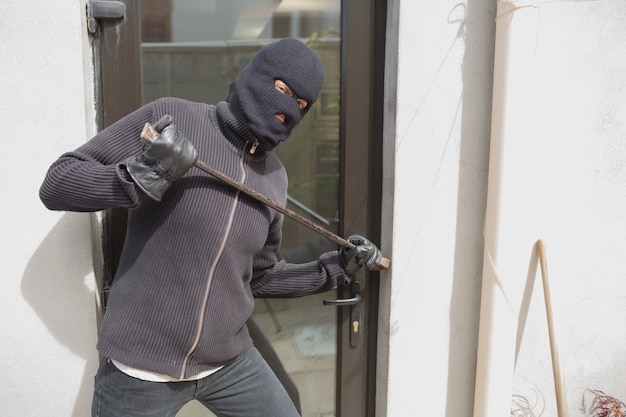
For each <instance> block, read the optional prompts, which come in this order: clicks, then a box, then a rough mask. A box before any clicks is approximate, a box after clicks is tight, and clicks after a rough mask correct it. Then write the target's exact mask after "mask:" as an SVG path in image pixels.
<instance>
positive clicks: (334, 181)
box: [140, 0, 341, 417]
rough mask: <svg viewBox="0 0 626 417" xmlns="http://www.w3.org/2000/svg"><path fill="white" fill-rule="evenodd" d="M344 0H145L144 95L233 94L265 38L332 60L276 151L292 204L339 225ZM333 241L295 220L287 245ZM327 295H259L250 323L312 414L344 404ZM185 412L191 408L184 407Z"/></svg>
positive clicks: (311, 253)
mask: <svg viewBox="0 0 626 417" xmlns="http://www.w3.org/2000/svg"><path fill="white" fill-rule="evenodd" d="M340 4H341V2H340V0H282V1H281V0H141V5H140V7H141V36H142V46H141V59H142V77H143V82H142V87H143V90H142V97H143V101H144V102H149V101H151V100H154V99H156V98H158V97H163V96H176V97H182V98H185V99H188V100H193V101H202V102H205V103H209V104H215V103H217V102H219V101H222V100H225V99H227V97H228V94H229V88H230V85H231V83H232V81H233V80H234V78H235V77H236V76H237V74H238V73H239V72H240V71H241V69H243V67H244V66H245V65H246V64H247V63H248V62H249V61H250V60H251V59H252V57H253V56H254V55H255V54H256V52H257V51H258V50H259V49H260V48H261V47H262V46H264V45H266V44H267V43H270V42H272V41H273V40H275V39H278V38H283V37H288V36H291V37H296V38H299V39H300V40H302V41H303V42H306V43H307V44H308V45H309V46H310V47H311V48H312V49H314V50H316V51H317V52H318V53H319V55H320V56H321V58H322V60H323V61H324V66H325V82H324V88H323V91H322V93H321V96H320V98H319V100H318V101H317V102H316V103H315V104H314V106H313V108H312V109H311V110H310V111H309V113H308V115H307V116H306V117H305V118H304V120H303V121H302V122H301V123H300V125H298V127H297V128H296V129H295V130H294V131H293V133H292V135H291V137H290V138H289V140H287V141H286V142H285V143H283V144H281V145H280V146H279V147H278V148H277V150H276V151H277V153H278V154H279V156H280V158H281V160H282V161H283V163H284V164H285V167H286V169H287V172H288V173H289V205H290V208H291V209H293V210H295V211H297V212H299V213H300V214H303V215H305V216H308V217H310V218H311V219H312V220H314V221H317V222H319V223H320V224H321V225H323V226H325V227H327V228H329V229H330V230H332V231H333V232H335V233H336V232H337V230H338V227H337V226H338V224H337V218H338V180H339V114H340V108H339V103H340V89H339V85H340V73H341V69H340V32H339V31H340V22H341V16H340ZM333 249H336V246H335V245H334V244H333V243H331V242H329V241H327V240H326V239H325V238H323V237H320V236H318V235H317V234H315V233H314V232H311V231H309V230H308V229H306V228H304V227H302V226H301V225H299V224H297V223H296V222H293V221H291V220H289V219H286V220H285V225H284V229H283V249H282V250H281V255H282V256H283V257H284V258H285V259H287V260H288V261H291V262H305V261H308V260H312V259H316V258H317V257H318V256H319V254H321V253H323V252H325V251H328V250H333ZM324 298H336V297H335V294H319V295H315V296H309V297H304V298H301V299H273V300H269V299H264V300H257V307H256V308H255V313H254V315H253V320H254V321H252V322H250V324H249V329H250V332H251V334H252V335H253V336H254V338H255V344H256V345H257V347H259V350H262V349H263V350H264V351H265V353H264V356H265V357H266V359H267V360H268V362H269V363H270V364H271V365H272V367H273V368H274V369H275V371H276V373H277V375H279V376H280V377H282V378H283V380H284V384H285V386H286V387H287V389H288V391H290V393H292V397H293V398H294V401H295V402H297V403H299V405H300V408H301V410H302V414H303V415H304V416H312V415H315V416H318V415H324V416H332V415H334V413H335V363H336V352H335V345H336V335H335V332H336V330H335V329H336V325H335V322H336V318H335V314H336V311H335V309H334V308H329V307H324V306H323V305H322V299H324ZM268 342H269V343H268ZM207 413H208V412H207ZM183 415H186V414H185V411H184V410H183V411H181V413H179V417H182V416H183ZM189 415H191V414H189ZM193 415H196V416H197V415H198V414H197V413H196V414H193ZM206 415H211V414H210V413H209V414H206Z"/></svg>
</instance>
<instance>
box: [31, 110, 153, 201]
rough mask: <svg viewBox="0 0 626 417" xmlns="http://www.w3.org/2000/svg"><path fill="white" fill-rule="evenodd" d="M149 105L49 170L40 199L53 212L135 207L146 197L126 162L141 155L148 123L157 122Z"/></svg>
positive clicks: (40, 192)
mask: <svg viewBox="0 0 626 417" xmlns="http://www.w3.org/2000/svg"><path fill="white" fill-rule="evenodd" d="M153 108H154V106H153V105H152V103H151V104H147V105H145V106H143V107H141V108H140V109H138V110H136V111H134V112H133V113H130V114H129V115H127V116H125V117H124V118H122V119H120V120H119V121H117V122H115V123H114V124H112V125H111V126H109V127H107V128H106V129H104V130H102V131H101V132H99V133H98V134H97V135H96V136H94V137H93V138H92V139H91V140H89V141H88V142H86V143H85V144H84V145H82V146H80V147H79V148H77V149H76V150H74V151H72V152H67V153H64V154H63V155H61V156H60V157H59V158H58V159H57V160H56V161H55V162H54V163H53V164H52V165H51V166H50V168H49V169H48V172H47V174H46V176H45V178H44V181H43V184H42V185H41V187H40V189H39V197H40V199H41V201H42V202H43V203H44V205H45V206H46V207H47V208H49V209H50V210H67V211H83V212H92V211H99V210H104V209H107V208H114V207H124V208H129V209H132V208H136V207H137V206H138V205H139V202H140V200H141V198H142V196H143V194H142V193H141V191H139V189H138V188H137V187H136V186H135V184H134V182H133V181H132V179H131V177H130V175H129V174H128V172H127V171H126V167H125V165H124V161H125V160H126V158H128V157H129V156H132V155H137V154H139V153H140V152H141V149H142V146H143V145H142V142H141V139H140V137H139V135H140V134H141V130H142V129H143V126H144V124H145V123H146V122H154V110H153Z"/></svg>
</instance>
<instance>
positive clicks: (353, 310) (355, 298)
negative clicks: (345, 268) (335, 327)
mask: <svg viewBox="0 0 626 417" xmlns="http://www.w3.org/2000/svg"><path fill="white" fill-rule="evenodd" d="M350 290H351V292H352V298H340V299H338V300H324V305H326V306H328V305H334V306H338V307H341V306H350V346H352V347H357V346H358V345H359V344H360V343H361V331H362V324H361V302H362V301H363V297H361V284H360V283H359V281H352V283H351V284H350Z"/></svg>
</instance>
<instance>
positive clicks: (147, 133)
mask: <svg viewBox="0 0 626 417" xmlns="http://www.w3.org/2000/svg"><path fill="white" fill-rule="evenodd" d="M140 136H141V139H143V140H145V141H146V142H150V143H152V142H154V141H155V140H156V139H157V138H158V137H159V132H157V131H156V129H155V128H154V127H152V125H151V124H150V123H146V124H145V126H144V127H143V130H142V132H141V135H140ZM194 165H195V167H196V168H199V169H200V170H202V171H204V172H206V173H207V174H210V175H212V176H214V177H215V178H217V179H219V180H221V181H223V182H225V183H226V184H228V185H230V186H231V187H233V188H235V189H237V190H239V191H241V192H243V193H245V194H247V195H249V196H250V197H252V198H254V199H255V200H257V201H260V202H261V203H263V204H265V205H266V206H269V207H271V208H273V209H274V210H276V211H278V212H279V213H282V214H284V215H285V216H287V217H289V218H290V219H292V220H295V221H296V222H298V223H300V224H301V225H303V226H306V227H308V228H309V229H311V230H313V231H314V232H317V233H319V234H320V235H322V236H324V237H326V238H327V239H329V240H331V241H333V242H335V243H337V244H338V245H340V246H343V247H345V248H350V249H351V248H354V247H355V245H354V244H353V243H351V242H349V241H347V240H346V239H344V238H342V237H340V236H337V235H336V234H334V233H333V232H331V231H329V230H327V229H324V228H323V227H322V226H320V225H318V224H316V223H313V222H312V221H311V220H309V219H307V218H306V217H304V216H301V215H300V214H298V213H296V212H295V211H293V210H290V209H288V208H287V207H283V206H281V205H280V204H278V203H277V202H275V201H274V200H270V199H269V198H267V197H266V196H264V195H263V194H261V193H259V192H258V191H255V190H253V189H252V188H250V187H248V186H247V185H244V184H242V183H240V182H239V181H236V180H234V179H232V178H230V177H229V176H227V175H225V174H223V173H221V172H219V171H218V170H216V169H213V168H211V167H210V166H208V165H207V164H205V163H204V162H202V161H200V160H198V161H196V163H195V164H194ZM390 264H391V261H390V260H389V259H387V258H381V260H380V263H378V264H376V265H372V266H371V267H369V269H370V270H371V271H380V270H383V269H389V266H390Z"/></svg>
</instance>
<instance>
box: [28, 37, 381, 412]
mask: <svg viewBox="0 0 626 417" xmlns="http://www.w3.org/2000/svg"><path fill="white" fill-rule="evenodd" d="M323 73H324V72H323V66H322V62H321V60H320V58H319V56H318V55H317V54H316V53H315V52H314V51H312V50H311V49H309V48H308V47H307V46H306V45H304V44H303V43H302V42H300V41H298V40H295V39H283V40H281V41H278V42H275V43H273V44H270V45H268V46H266V47H264V48H263V49H261V51H260V52H259V53H258V54H257V55H256V56H255V58H254V59H253V60H252V61H251V63H250V64H248V66H247V67H246V68H245V69H244V70H243V71H242V72H241V74H240V75H239V76H238V77H237V79H236V80H235V82H234V89H233V93H232V94H231V96H230V98H229V101H228V102H220V103H218V104H217V105H207V104H204V103H194V102H189V101H185V100H181V99H176V98H171V97H170V98H162V99H158V100H156V101H154V102H152V103H149V104H147V105H145V106H143V107H141V108H140V109H138V110H136V111H135V112H133V113H131V114H129V115H127V116H126V117H124V118H123V119H121V120H120V121H118V122H116V123H114V124H113V125H111V126H110V127H108V128H106V129H104V130H103V131H102V132H100V133H98V134H97V135H96V136H95V137H94V138H92V139H91V140H90V141H89V142H87V143H85V144H84V145H83V146H81V147H79V148H78V149H76V150H75V151H73V152H68V153H66V154H64V155H62V156H61V157H59V159H58V160H57V161H56V162H55V163H54V164H53V165H52V166H51V167H50V169H49V171H48V174H47V175H46V178H45V180H44V183H43V184H42V186H41V189H40V197H41V199H42V201H43V202H44V204H45V205H46V206H47V207H48V208H50V209H52V210H71V211H97V210H103V209H107V208H111V207H125V208H127V209H129V215H128V226H127V234H126V240H125V243H124V248H123V250H122V254H121V257H120V262H119V266H118V270H117V273H116V276H115V278H114V281H113V284H112V286H111V290H110V293H109V298H108V305H107V311H106V314H105V316H104V320H103V323H102V328H101V332H100V336H99V341H98V349H99V351H100V352H101V354H102V356H103V357H104V360H103V361H102V364H101V366H100V369H99V370H98V373H97V375H96V382H95V390H94V398H93V405H92V415H93V416H99V417H113V416H115V417H120V416H133V417H134V416H150V417H154V416H174V415H175V414H176V413H177V412H178V410H179V409H180V408H182V407H183V406H184V405H185V404H186V403H187V402H188V401H190V400H192V399H197V400H198V401H200V402H201V403H202V404H204V405H205V406H206V407H207V408H209V409H210V410H212V411H213V412H214V413H215V414H217V415H218V416H233V417H244V416H245V417H248V416H259V417H269V416H271V417H281V416H285V417H291V416H297V415H298V413H297V411H296V409H295V407H294V405H293V404H292V402H291V401H290V399H289V397H288V395H287V394H286V392H285V390H284V388H283V387H282V386H281V384H280V383H279V382H278V380H277V378H276V376H275V375H274V374H273V373H272V371H271V369H270V368H269V367H268V366H267V364H266V362H265V361H264V360H263V358H262V357H261V356H260V355H259V352H258V351H257V350H256V349H255V348H254V347H253V345H252V341H251V338H250V335H249V333H248V329H247V327H246V320H247V319H248V318H249V317H250V315H251V313H252V309H253V304H254V299H253V297H256V296H261V297H298V296H303V295H306V294H312V293H316V292H322V291H327V290H330V289H332V288H333V287H335V286H336V284H337V280H338V279H344V277H345V275H346V274H352V273H354V272H355V271H356V270H358V268H359V267H361V266H362V265H364V264H367V265H368V266H371V265H373V264H375V263H376V262H379V261H380V257H381V256H380V253H379V251H378V249H377V248H376V246H375V245H373V244H372V243H371V242H369V241H367V239H364V238H362V237H360V236H356V237H352V238H351V241H352V242H353V243H355V244H356V245H357V246H356V247H355V248H354V249H350V250H347V249H342V250H340V251H339V252H337V251H332V252H328V253H325V254H323V255H321V256H320V257H319V259H318V260H317V261H314V262H309V263H304V264H290V263H286V262H284V261H278V260H277V251H278V250H279V248H280V243H281V228H282V222H283V216H282V215H281V214H280V213H278V212H276V211H275V210H273V209H271V208H269V207H266V206H265V205H263V204H261V203H259V202H258V201H256V200H254V199H251V198H250V197H248V196H247V195H244V194H242V193H239V192H238V191H236V190H234V189H232V188H231V187H229V186H228V185H226V184H224V183H222V182H220V181H219V180H217V179H214V178H213V177H211V176H208V175H206V174H203V173H201V172H199V171H198V170H195V169H191V168H192V166H193V165H194V163H195V162H196V161H197V160H198V158H201V159H202V160H203V161H205V162H206V163H207V164H208V165H209V166H212V167H213V168H215V169H217V170H219V171H221V172H223V173H224V174H226V175H228V176H230V177H231V178H234V179H236V180H238V181H240V182H242V183H245V184H246V185H248V186H249V187H251V188H253V189H255V190H256V191H258V192H260V193H261V194H263V195H265V196H266V197H268V198H270V199H272V200H274V201H277V202H279V203H281V204H283V205H284V204H286V202H287V175H286V173H285V169H284V167H283V165H282V163H281V162H280V160H279V159H278V157H277V156H276V154H275V153H274V152H273V149H274V148H275V147H276V146H277V145H278V144H279V143H280V142H282V141H284V140H286V139H287V138H288V137H289V134H290V132H291V130H292V129H293V128H294V127H295V126H296V125H297V124H298V122H299V121H300V120H301V119H302V117H304V115H305V114H306V113H307V111H308V110H309V109H310V108H311V105H312V104H313V103H314V102H315V101H316V100H317V98H318V96H319V93H320V90H321V88H322V82H323ZM147 122H151V123H154V127H155V129H156V130H157V131H159V132H160V133H161V134H160V136H159V138H158V139H157V140H156V141H155V142H153V143H151V144H145V143H143V144H142V143H141V141H140V140H139V138H138V137H139V133H140V132H141V130H142V128H143V126H144V124H145V123H147Z"/></svg>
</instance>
